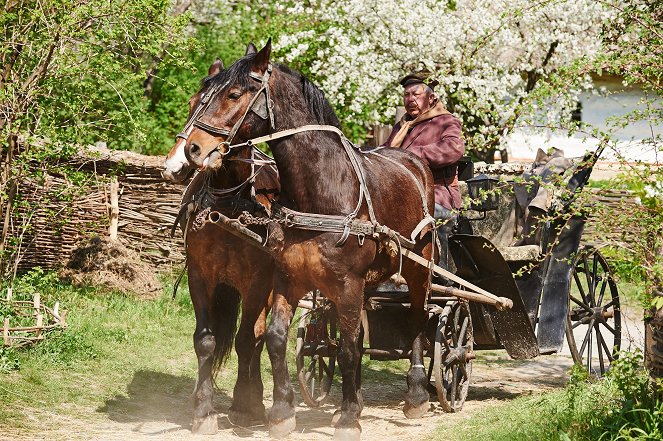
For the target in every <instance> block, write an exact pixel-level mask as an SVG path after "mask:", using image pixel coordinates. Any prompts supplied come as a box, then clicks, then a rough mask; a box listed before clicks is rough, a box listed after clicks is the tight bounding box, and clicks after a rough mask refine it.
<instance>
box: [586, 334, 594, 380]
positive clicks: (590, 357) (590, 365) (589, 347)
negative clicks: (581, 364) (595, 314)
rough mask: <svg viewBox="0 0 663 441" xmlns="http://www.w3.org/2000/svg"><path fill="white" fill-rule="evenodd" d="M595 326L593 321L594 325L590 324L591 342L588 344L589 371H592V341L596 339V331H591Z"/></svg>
mask: <svg viewBox="0 0 663 441" xmlns="http://www.w3.org/2000/svg"><path fill="white" fill-rule="evenodd" d="M593 328H594V326H593V323H592V325H590V326H589V331H590V332H589V339H588V341H589V343H588V344H587V372H592V346H593V344H592V342H593V340H594V338H593V337H594V333H593V332H591V331H593V330H594V329H593Z"/></svg>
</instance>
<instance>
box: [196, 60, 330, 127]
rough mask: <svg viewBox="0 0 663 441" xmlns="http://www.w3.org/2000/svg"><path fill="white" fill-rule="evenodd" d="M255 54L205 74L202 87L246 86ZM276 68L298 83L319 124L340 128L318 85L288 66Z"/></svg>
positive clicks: (249, 83) (248, 82)
mask: <svg viewBox="0 0 663 441" xmlns="http://www.w3.org/2000/svg"><path fill="white" fill-rule="evenodd" d="M255 56H256V54H249V55H246V56H244V57H242V58H240V59H239V60H237V61H236V62H234V63H233V64H232V65H231V66H230V67H229V68H228V69H224V70H222V71H221V72H219V73H218V74H216V75H212V76H207V77H205V78H203V80H202V81H201V83H202V87H203V88H206V87H209V86H213V85H224V84H239V86H240V87H242V88H248V87H249V86H250V85H251V84H252V82H253V81H255V80H253V79H251V77H250V76H249V72H250V71H251V62H252V61H253V59H254V58H255ZM276 66H277V67H278V69H279V70H280V71H281V72H283V73H284V74H286V75H288V76H290V77H292V78H293V80H294V81H295V83H299V87H300V89H301V92H302V94H303V96H304V100H305V101H306V104H307V106H308V108H309V110H310V111H311V113H312V114H313V115H314V116H315V118H316V120H317V121H318V123H320V124H328V125H331V126H334V127H339V128H340V122H339V120H338V117H337V116H336V112H334V109H333V108H332V106H331V104H329V101H328V100H327V97H325V94H324V92H323V91H322V90H320V88H318V86H316V85H315V84H313V83H312V82H311V81H310V80H309V79H308V78H306V77H305V76H304V75H302V74H301V73H300V72H298V71H296V70H294V69H291V68H289V67H288V66H285V65H283V64H277V65H276Z"/></svg>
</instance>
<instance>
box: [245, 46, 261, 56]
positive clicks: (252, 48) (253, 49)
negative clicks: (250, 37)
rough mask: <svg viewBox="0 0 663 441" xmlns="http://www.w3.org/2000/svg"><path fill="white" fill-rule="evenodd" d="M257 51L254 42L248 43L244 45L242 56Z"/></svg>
mask: <svg viewBox="0 0 663 441" xmlns="http://www.w3.org/2000/svg"><path fill="white" fill-rule="evenodd" d="M256 52H258V48H257V47H256V45H255V44H253V43H249V44H247V45H246V52H245V53H244V56H247V55H249V54H255V53H256Z"/></svg>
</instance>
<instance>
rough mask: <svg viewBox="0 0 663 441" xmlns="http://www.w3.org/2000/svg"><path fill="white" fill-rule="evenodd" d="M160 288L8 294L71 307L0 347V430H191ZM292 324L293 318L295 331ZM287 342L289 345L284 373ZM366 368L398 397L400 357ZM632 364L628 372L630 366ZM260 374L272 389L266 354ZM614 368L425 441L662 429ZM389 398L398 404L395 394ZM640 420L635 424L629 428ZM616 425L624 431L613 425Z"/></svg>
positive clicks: (226, 373) (184, 328)
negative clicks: (39, 329)
mask: <svg viewBox="0 0 663 441" xmlns="http://www.w3.org/2000/svg"><path fill="white" fill-rule="evenodd" d="M165 285H167V286H166V287H165V288H164V294H163V295H162V296H161V297H159V298H158V299H156V300H140V299H136V298H135V297H133V296H130V295H126V294H122V293H108V292H103V291H100V290H97V289H94V288H74V287H71V286H69V285H65V284H61V283H60V282H58V281H57V279H55V278H54V277H53V276H52V275H50V274H44V273H40V272H39V271H37V272H34V273H31V274H28V275H27V276H25V277H23V278H22V279H21V280H20V281H19V283H18V284H17V285H16V286H15V288H14V293H15V295H19V296H20V295H24V296H26V297H29V296H31V294H32V293H33V292H39V293H40V294H41V297H42V301H43V302H45V303H46V304H48V305H52V304H53V303H54V302H55V301H59V302H60V308H61V310H67V322H68V328H67V329H66V330H64V331H61V332H59V333H55V334H51V335H49V336H48V338H47V339H46V340H45V341H44V342H42V343H40V344H38V345H36V346H35V347H33V348H30V349H24V350H20V351H15V350H11V349H7V348H3V349H2V350H0V403H2V404H0V433H4V434H12V433H14V434H15V433H19V434H21V435H23V436H26V434H27V436H29V435H30V434H41V432H40V431H41V430H42V429H43V427H44V426H46V425H51V424H52V422H53V421H65V422H69V421H70V419H72V418H73V419H76V420H78V421H89V422H91V423H94V422H99V421H104V419H105V420H108V419H110V420H112V421H119V422H130V421H138V420H146V421H153V420H164V421H169V422H175V423H177V424H181V425H182V426H183V427H186V426H188V425H189V424H190V417H191V415H190V412H191V409H190V396H191V392H192V390H193V387H194V384H195V379H196V372H197V364H196V359H195V355H194V352H193V345H192V338H191V334H192V332H193V329H194V324H195V320H194V314H193V308H192V305H191V301H190V298H189V295H188V292H187V289H186V284H184V285H183V288H181V289H180V292H179V293H178V296H177V298H176V299H175V300H172V299H171V298H170V292H171V286H168V285H169V284H168V282H166V283H165ZM629 286H630V285H628V284H624V282H620V293H621V295H622V299H631V298H632V295H631V294H629V293H628V292H629V290H636V291H637V289H638V288H637V284H633V286H632V287H629ZM630 301H631V300H629V302H630ZM296 323H297V319H295V320H293V326H296ZM294 335H295V332H294V330H291V336H294ZM294 346H295V345H294V344H290V345H289V350H290V351H291V353H290V354H289V356H290V361H289V363H290V370H291V374H293V371H294V368H293V367H294V362H293V361H292V360H293V359H294V357H293V354H292V351H293V350H294ZM488 355H490V354H489V353H488V352H486V353H484V354H482V356H488ZM362 363H363V368H362V374H363V380H364V382H365V384H366V385H367V388H368V389H369V390H372V391H375V390H379V388H380V387H384V388H387V389H389V390H391V389H394V390H396V389H399V388H400V389H403V392H404V388H405V381H404V373H405V372H406V371H407V366H408V362H407V361H404V360H399V361H393V362H384V361H380V362H375V361H371V360H369V358H368V357H364V358H363V360H362ZM636 364H637V363H636ZM628 366H630V367H631V368H633V366H634V363H631V364H630V365H628ZM628 366H627V367H628ZM262 369H263V379H264V380H265V391H266V393H269V391H271V372H270V365H269V362H268V360H267V357H266V351H264V352H263V363H262ZM633 369H635V368H633ZM235 371H236V358H235V357H234V356H232V357H231V358H230V359H229V361H228V363H227V364H226V366H225V367H224V368H223V369H222V371H221V373H220V374H219V376H218V377H217V380H216V382H217V386H218V393H217V398H216V406H217V408H219V409H220V410H222V411H223V409H224V408H226V409H227V406H228V405H229V402H230V398H229V392H230V391H231V390H232V386H233V385H234V380H235ZM617 372H621V373H622V374H623V375H622V376H621V377H615V378H616V379H614V378H613V379H612V380H610V381H606V382H603V381H602V382H598V383H596V382H589V381H588V380H587V379H586V378H582V377H580V376H579V374H576V377H577V379H576V380H575V381H572V382H571V385H570V386H569V387H568V388H567V389H565V390H562V391H556V392H551V393H547V394H544V395H539V396H529V397H521V398H517V399H515V400H512V401H510V402H508V403H505V404H497V405H495V406H484V407H482V409H481V411H480V413H476V414H475V415H474V416H472V417H471V418H469V419H467V418H465V419H463V420H462V422H456V423H454V424H455V425H452V426H450V427H449V426H447V425H445V426H444V427H441V428H440V431H439V434H440V435H439V436H438V437H437V438H433V439H436V440H437V439H439V440H441V439H447V437H448V436H449V434H454V436H456V439H459V440H460V439H462V440H474V439H477V440H478V439H481V440H512V439H514V440H518V439H523V440H525V439H542V440H543V439H555V440H557V439H574V440H575V439H578V440H584V439H598V437H599V436H600V435H601V433H603V432H602V430H604V429H603V428H605V427H608V428H609V429H610V430H612V431H614V432H615V433H618V434H619V433H620V430H626V431H627V432H626V433H627V434H628V436H631V438H629V437H626V436H625V437H623V438H621V439H635V437H634V436H633V435H632V434H631V432H628V430H631V429H632V428H633V427H648V426H647V424H649V426H650V427H649V428H647V429H645V430H646V431H647V432H648V433H649V432H651V433H655V430H660V429H658V428H657V427H658V426H657V424H658V425H659V426H660V421H663V408H660V404H659V408H658V410H655V409H654V408H655V405H654V404H652V403H646V402H642V400H641V401H638V400H637V399H635V398H634V397H636V398H637V394H635V393H631V401H630V402H629V399H628V394H627V393H625V392H624V390H625V389H627V388H626V387H625V386H624V385H628V384H629V380H628V378H630V377H633V378H639V377H638V375H640V374H639V373H638V372H636V371H635V370H632V371H628V369H626V367H625V368H623V369H622V370H617ZM636 374H637V375H636ZM291 376H292V377H293V379H294V375H291ZM295 381H296V380H295ZM339 381H340V377H339V375H338V373H337V375H336V377H335V385H334V389H333V391H332V393H333V395H340V386H339V384H338V383H339ZM295 387H297V386H296V383H295ZM397 395H398V397H399V398H398V399H400V396H401V395H400V393H399V394H397ZM182 403H185V404H184V405H183V404H182ZM652 409H654V410H652ZM629 412H630V413H629ZM656 412H658V413H656ZM611 418H612V419H611ZM637 418H640V422H638V423H637V424H636V423H632V422H631V421H632V420H635V419H637ZM652 418H654V419H653V420H652ZM656 418H658V420H657V419H656ZM648 419H649V423H647V422H646V421H647V420H648ZM454 421H458V420H457V419H456V420H454ZM624 424H626V429H623V428H622V427H621V426H622V425H624ZM606 430H607V429H606ZM442 434H444V436H443V435H442ZM587 434H589V435H587ZM567 437H568V438H567ZM0 438H2V435H0ZM10 438H11V436H10ZM606 439H615V438H606ZM642 439H647V438H642ZM649 439H655V438H649Z"/></svg>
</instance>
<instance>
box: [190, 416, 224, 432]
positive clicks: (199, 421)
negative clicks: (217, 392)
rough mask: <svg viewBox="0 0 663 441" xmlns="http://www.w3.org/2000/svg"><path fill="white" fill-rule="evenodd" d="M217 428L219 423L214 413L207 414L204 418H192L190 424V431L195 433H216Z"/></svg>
mask: <svg viewBox="0 0 663 441" xmlns="http://www.w3.org/2000/svg"><path fill="white" fill-rule="evenodd" d="M218 430H219V423H218V421H217V419H216V414H215V413H213V414H211V415H207V416H206V417H204V418H194V420H193V424H192V426H191V432H193V433H195V434H196V435H216V432H217V431H218Z"/></svg>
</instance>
